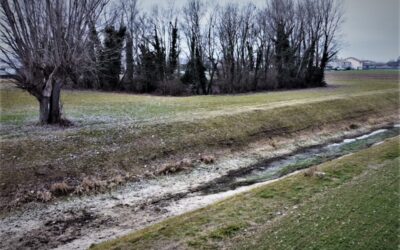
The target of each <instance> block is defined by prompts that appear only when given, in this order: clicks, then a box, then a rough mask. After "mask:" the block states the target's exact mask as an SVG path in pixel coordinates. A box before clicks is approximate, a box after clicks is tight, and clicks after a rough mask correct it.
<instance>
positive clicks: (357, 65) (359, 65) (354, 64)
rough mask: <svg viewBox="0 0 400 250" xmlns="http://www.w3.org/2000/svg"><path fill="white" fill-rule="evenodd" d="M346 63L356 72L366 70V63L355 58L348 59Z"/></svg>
mask: <svg viewBox="0 0 400 250" xmlns="http://www.w3.org/2000/svg"><path fill="white" fill-rule="evenodd" d="M345 61H347V62H349V63H350V68H351V69H355V70H362V69H363V68H364V61H362V60H359V59H357V58H355V57H349V58H346V59H345Z"/></svg>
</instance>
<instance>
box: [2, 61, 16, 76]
mask: <svg viewBox="0 0 400 250" xmlns="http://www.w3.org/2000/svg"><path fill="white" fill-rule="evenodd" d="M14 75H15V70H14V69H13V68H11V67H9V66H8V65H7V64H0V78H2V79H5V78H11V77H13V76H14Z"/></svg>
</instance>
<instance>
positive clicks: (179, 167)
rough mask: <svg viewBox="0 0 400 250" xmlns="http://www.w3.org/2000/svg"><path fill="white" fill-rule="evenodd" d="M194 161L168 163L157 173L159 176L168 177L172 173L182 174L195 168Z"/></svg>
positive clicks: (184, 160) (185, 160)
mask: <svg viewBox="0 0 400 250" xmlns="http://www.w3.org/2000/svg"><path fill="white" fill-rule="evenodd" d="M193 167H194V165H193V161H192V160H190V159H183V160H181V161H179V162H175V163H166V164H164V165H162V167H161V168H160V169H159V170H158V171H157V175H167V174H172V173H177V172H181V171H184V170H189V169H191V168H193Z"/></svg>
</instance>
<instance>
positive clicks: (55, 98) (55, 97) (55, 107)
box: [48, 80, 62, 124]
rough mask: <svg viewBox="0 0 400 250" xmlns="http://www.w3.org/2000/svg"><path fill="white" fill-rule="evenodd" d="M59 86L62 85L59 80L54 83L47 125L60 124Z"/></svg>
mask: <svg viewBox="0 0 400 250" xmlns="http://www.w3.org/2000/svg"><path fill="white" fill-rule="evenodd" d="M61 86H62V83H61V81H60V80H56V81H54V83H53V89H52V91H51V97H50V114H49V120H48V123H49V124H59V123H61V106H60V93H61Z"/></svg>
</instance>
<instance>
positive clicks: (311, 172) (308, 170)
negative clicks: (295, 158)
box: [304, 166, 318, 177]
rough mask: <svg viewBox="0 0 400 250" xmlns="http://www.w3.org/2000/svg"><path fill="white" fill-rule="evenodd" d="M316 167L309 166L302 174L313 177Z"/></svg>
mask: <svg viewBox="0 0 400 250" xmlns="http://www.w3.org/2000/svg"><path fill="white" fill-rule="evenodd" d="M317 170H318V168H317V167H316V166H314V167H311V168H307V169H306V170H305V171H304V176H305V177H313V176H314V175H315V173H316V172H317Z"/></svg>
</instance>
